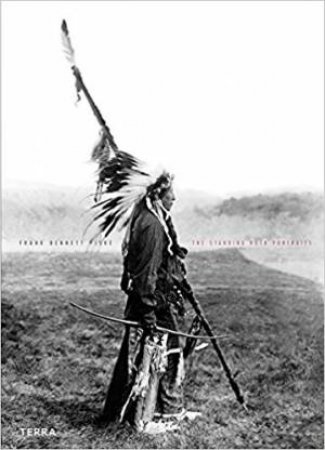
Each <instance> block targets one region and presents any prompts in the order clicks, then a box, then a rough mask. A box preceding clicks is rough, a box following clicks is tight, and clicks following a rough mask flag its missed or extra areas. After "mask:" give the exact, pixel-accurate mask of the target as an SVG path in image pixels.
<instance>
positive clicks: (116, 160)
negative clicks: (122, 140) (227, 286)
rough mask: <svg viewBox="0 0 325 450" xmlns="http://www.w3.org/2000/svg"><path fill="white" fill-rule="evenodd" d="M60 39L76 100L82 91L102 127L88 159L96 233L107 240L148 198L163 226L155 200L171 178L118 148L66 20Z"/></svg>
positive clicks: (124, 224)
mask: <svg viewBox="0 0 325 450" xmlns="http://www.w3.org/2000/svg"><path fill="white" fill-rule="evenodd" d="M61 36H62V44H63V49H64V53H65V56H66V58H67V60H68V62H69V64H70V65H71V70H72V72H73V74H74V76H75V79H76V89H77V95H78V100H79V99H80V92H83V94H84V95H85V97H86V98H87V100H88V102H89V104H90V107H91V109H92V111H93V113H94V115H95V117H96V119H97V120H98V122H99V124H100V126H101V135H100V139H99V142H98V144H97V145H96V146H95V148H94V149H93V152H92V156H91V159H92V160H93V161H94V162H96V163H97V164H98V171H97V172H98V181H97V189H96V194H95V202H96V204H95V205H94V206H93V209H94V210H95V211H96V212H95V216H94V219H93V221H94V222H97V221H99V222H100V225H99V232H100V233H103V234H104V237H107V236H108V235H109V234H110V233H111V232H112V231H113V230H114V229H115V227H116V226H117V225H118V224H120V226H121V228H123V227H124V226H126V225H127V224H128V223H129V221H130V217H131V215H132V211H133V209H134V207H135V206H136V205H137V204H138V203H139V202H140V201H141V200H142V199H143V198H144V197H147V199H148V202H147V205H148V208H149V209H151V211H152V212H153V213H154V214H156V215H157V217H158V219H160V220H161V221H162V224H163V226H164V220H162V219H161V216H160V214H159V210H158V208H157V199H158V198H159V195H160V194H161V191H162V190H163V189H168V188H169V187H170V186H171V182H172V176H171V175H170V174H169V173H167V172H166V171H160V173H156V174H155V173H154V172H152V171H150V170H148V168H146V167H145V164H144V163H143V162H142V161H140V160H139V159H137V158H135V157H134V156H132V155H131V154H129V153H127V152H124V151H122V150H120V149H119V148H118V146H117V144H116V142H115V140H114V137H113V135H112V133H111V131H110V129H109V127H108V126H107V124H106V122H105V120H104V118H103V116H102V115H101V113H100V111H99V109H98V107H97V105H96V104H95V102H94V100H93V99H92V97H91V95H90V93H89V91H88V89H87V88H86V86H85V84H84V81H83V79H82V77H81V73H80V70H79V69H78V67H77V66H76V61H75V51H74V49H73V46H72V42H71V38H70V34H69V31H68V26H67V23H66V21H65V20H63V22H62V25H61ZM102 197H103V198H102Z"/></svg>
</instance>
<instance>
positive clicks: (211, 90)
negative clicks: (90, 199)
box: [1, 1, 324, 195]
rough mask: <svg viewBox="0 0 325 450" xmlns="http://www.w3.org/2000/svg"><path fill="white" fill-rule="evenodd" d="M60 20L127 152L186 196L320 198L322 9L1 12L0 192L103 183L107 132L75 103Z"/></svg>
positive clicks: (48, 5)
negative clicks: (101, 138) (172, 178)
mask: <svg viewBox="0 0 325 450" xmlns="http://www.w3.org/2000/svg"><path fill="white" fill-rule="evenodd" d="M63 18H65V19H66V20H67V23H68V26H69V29H70V35H71V38H72V43H73V46H74V47H75V52H76V61H77V64H78V66H79V68H80V70H81V72H82V75H83V78H84V81H85V83H86V85H87V86H88V89H89V90H90V92H91V94H92V95H93V97H94V99H95V101H96V103H97V104H98V106H99V108H100V109H101V111H102V113H103V115H104V116H105V118H106V121H107V123H108V125H109V126H110V128H111V130H112V132H113V134H114V136H115V139H116V142H117V143H118V145H119V147H120V148H121V149H124V150H126V151H128V152H130V153H133V154H134V155H136V156H138V157H140V158H142V159H144V160H147V161H149V162H151V163H153V164H158V163H160V164H162V165H164V166H165V167H166V168H167V169H169V170H170V171H172V172H173V173H175V175H176V180H177V185H178V186H179V187H181V188H189V187H191V188H193V189H200V190H206V191H209V192H211V193H216V194H219V195H227V194H231V193H238V192H243V193H253V192H257V191H258V192H265V191H270V190H282V189H288V188H299V189H321V188H322V184H323V149H324V92H323V89H324V36H323V33H324V3H323V2H322V1H308V2H307V1H305V2H304V1H298V2H295V1H289V2H285V1H274V2H273V1H270V2H263V1H259V2H256V1H252V2H245V1H240V2H235V1H229V2H228V1H227V2H217V1H216V2H212V1H209V2H203V1H200V2H195V1H191V2H186V1H180V2H177V1H170V2H169V1H166V2H164V1H162V2H158V1H151V2H147V1H144V2H136V1H133V2H128V1H126V2H123V1H118V2H113V1H107V2H104V1H100V2H95V1H89V2H87V1H72V2H68V1H64V2H63V1H58V2H48V1H47V2H38V1H35V2H30V1H22V2H18V1H15V2H10V1H5V2H2V27H1V28H2V31H1V33H2V170H3V184H4V187H6V186H7V185H9V183H11V182H12V181H19V182H21V181H28V182H29V181H32V182H47V183H53V184H58V185H61V184H62V185H67V184H69V185H73V186H81V185H84V184H91V183H92V182H93V180H94V171H95V166H94V165H93V164H91V163H90V162H89V157H90V153H91V150H92V147H93V145H94V143H95V142H96V140H97V137H98V131H99V126H98V124H97V122H96V119H95V118H94V116H93V114H92V112H91V110H90V108H89V105H88V104H87V102H86V100H85V99H82V101H81V102H80V103H79V104H78V106H76V105H75V100H76V93H75V89H74V80H73V76H72V73H71V70H70V68H69V64H68V63H67V61H66V59H65V58H64V55H63V52H62V46H61V38H60V25H61V21H62V19H63Z"/></svg>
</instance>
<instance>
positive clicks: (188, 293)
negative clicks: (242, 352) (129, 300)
mask: <svg viewBox="0 0 325 450" xmlns="http://www.w3.org/2000/svg"><path fill="white" fill-rule="evenodd" d="M173 281H174V283H175V285H176V287H177V288H178V289H179V290H180V291H181V293H182V294H183V296H184V297H185V298H187V299H188V301H189V302H190V303H191V305H192V307H193V309H194V311H195V312H196V314H197V316H198V317H199V319H200V321H201V324H202V326H203V328H204V330H205V331H206V333H207V335H208V336H210V341H211V344H212V346H213V348H214V349H215V351H216V353H217V355H218V358H219V360H220V363H221V365H222V368H223V369H224V371H225V373H226V377H227V379H228V381H229V384H230V386H231V388H232V390H233V391H234V393H235V395H236V399H237V400H238V402H239V403H240V404H241V405H242V406H243V407H244V409H245V410H246V411H247V405H246V402H245V398H244V396H243V395H242V393H241V391H240V388H239V385H238V383H237V382H236V380H235V377H234V376H233V374H232V373H231V370H230V367H229V366H228V364H227V362H226V360H225V357H224V355H223V353H222V351H221V348H220V346H219V344H218V341H217V339H216V336H215V335H214V333H213V331H212V328H211V326H210V324H209V322H208V319H207V318H206V316H205V314H204V311H203V309H202V306H201V305H200V303H199V301H198V300H197V299H196V297H195V295H194V292H193V289H192V287H191V285H190V284H189V283H188V281H187V279H186V278H185V276H184V278H183V279H182V281H180V280H179V278H177V277H173Z"/></svg>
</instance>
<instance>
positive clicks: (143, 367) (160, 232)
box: [103, 172, 193, 433]
mask: <svg viewBox="0 0 325 450" xmlns="http://www.w3.org/2000/svg"><path fill="white" fill-rule="evenodd" d="M172 181H173V180H172V177H171V176H170V175H169V174H168V173H166V172H164V173H163V174H162V175H161V176H160V177H158V178H157V180H156V181H155V182H154V183H153V184H151V185H149V186H148V187H147V189H146V194H145V195H144V196H143V198H142V199H141V200H140V201H139V202H138V203H137V204H136V206H135V207H134V210H133V213H132V216H131V219H130V221H129V225H128V228H127V231H126V236H125V239H124V244H123V247H124V273H123V276H122V281H121V287H122V289H123V291H125V292H126V293H127V294H128V300H127V305H126V310H125V316H126V318H127V319H130V320H136V321H138V322H140V323H141V324H142V326H143V328H142V329H140V330H139V329H137V330H135V329H130V328H127V329H126V333H125V336H124V339H123V343H122V347H121V350H120V354H119V358H118V361H117V363H116V366H115V369H114V374H113V378H112V381H111V384H110V387H109V389H108V393H107V398H106V402H105V407H104V412H103V419H104V420H105V421H106V422H109V421H112V420H116V419H118V420H120V421H123V420H128V421H129V422H130V423H131V424H132V425H133V426H134V427H135V428H136V430H138V431H144V432H148V433H151V432H152V433H156V432H161V431H165V430H167V429H171V428H173V427H175V425H171V423H168V422H163V423H162V422H158V423H157V422H155V423H154V422H153V419H154V417H160V418H163V419H164V420H166V419H172V418H176V419H178V420H180V419H182V418H183V417H185V416H186V415H187V416H190V413H187V412H186V411H185V409H184V397H183V384H182V382H183V378H184V359H183V345H182V344H183V343H182V342H181V338H180V337H179V336H175V335H163V334H161V333H157V331H156V326H157V325H160V326H163V327H165V328H169V329H171V330H178V329H179V326H180V325H181V324H182V322H183V320H184V313H185V308H184V299H183V297H182V295H181V293H180V292H179V291H178V290H177V289H176V287H175V285H174V281H173V277H177V278H180V279H181V278H182V277H183V276H184V274H185V269H184V265H183V262H182V259H184V258H185V256H186V253H187V250H186V249H184V248H182V247H180V246H179V244H178V241H177V236H176V232H175V229H174V227H173V224H172V221H171V217H170V211H171V209H172V206H173V204H174V201H175V194H174V189H173V184H172ZM192 416H193V413H192Z"/></svg>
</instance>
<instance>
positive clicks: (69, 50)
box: [61, 20, 119, 201]
mask: <svg viewBox="0 0 325 450" xmlns="http://www.w3.org/2000/svg"><path fill="white" fill-rule="evenodd" d="M61 31H62V44H63V49H64V53H65V56H66V58H67V60H68V62H69V63H70V65H71V70H72V73H73V75H74V76H75V79H76V89H77V96H78V100H80V95H79V93H80V92H81V91H82V92H83V93H84V95H85V97H86V99H87V100H88V102H89V105H90V107H91V109H92V111H93V113H94V115H95V117H96V119H97V120H98V122H99V124H100V126H101V128H102V139H101V142H100V144H99V145H98V146H97V148H95V150H94V152H93V155H92V157H93V159H94V160H98V162H99V165H100V164H101V160H104V161H103V162H107V160H108V159H109V158H110V153H111V152H110V150H113V152H114V153H115V154H117V153H118V152H119V149H118V146H117V144H116V142H115V140H114V136H113V135H112V133H111V130H110V129H109V127H108V126H107V124H106V122H105V120H104V118H103V116H102V114H101V112H100V111H99V109H98V107H97V105H96V103H95V102H94V100H93V98H92V96H91V95H90V93H89V91H88V89H87V87H86V85H85V83H84V81H83V79H82V76H81V73H80V70H79V69H78V67H77V66H76V61H75V52H74V49H73V47H72V43H71V39H70V35H69V30H68V26H67V22H66V21H65V20H63V21H62V25H61ZM100 147H101V150H102V151H101V152H99V153H96V150H98V149H99V148H100ZM101 190H102V180H101V170H99V180H98V184H97V190H96V195H95V201H97V200H99V199H100V197H101Z"/></svg>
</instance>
